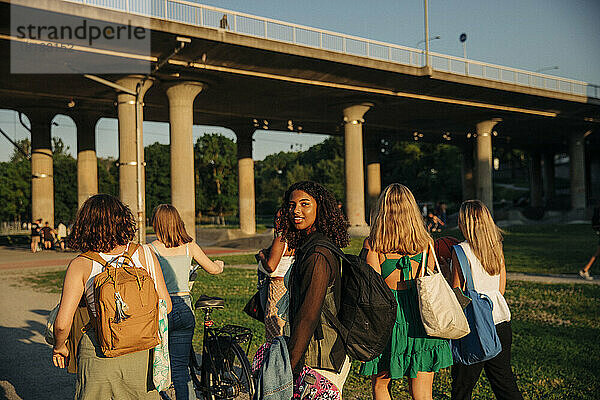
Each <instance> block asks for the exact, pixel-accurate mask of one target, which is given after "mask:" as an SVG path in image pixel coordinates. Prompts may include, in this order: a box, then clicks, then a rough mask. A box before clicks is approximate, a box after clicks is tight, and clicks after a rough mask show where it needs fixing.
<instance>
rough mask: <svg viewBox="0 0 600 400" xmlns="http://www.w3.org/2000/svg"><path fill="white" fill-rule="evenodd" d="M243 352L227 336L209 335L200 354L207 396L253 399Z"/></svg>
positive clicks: (210, 399)
mask: <svg viewBox="0 0 600 400" xmlns="http://www.w3.org/2000/svg"><path fill="white" fill-rule="evenodd" d="M250 371H251V369H250V362H249V361H248V358H247V357H246V353H244V350H242V348H241V347H240V345H239V344H237V343H236V342H235V341H233V340H232V339H231V338H230V337H225V336H220V337H214V338H212V339H210V340H209V341H208V343H207V346H206V348H205V353H204V354H203V356H202V373H201V382H202V386H203V387H204V388H205V390H204V392H205V398H206V399H207V400H225V399H227V400H230V399H234V400H252V396H253V395H254V381H253V380H252V375H251V372H250Z"/></svg>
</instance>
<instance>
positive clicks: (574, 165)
mask: <svg viewBox="0 0 600 400" xmlns="http://www.w3.org/2000/svg"><path fill="white" fill-rule="evenodd" d="M584 140H585V138H584V132H573V133H571V135H569V160H570V162H569V174H570V178H571V179H570V181H571V209H573V210H583V209H585V207H586V193H585V180H586V179H585V142H584Z"/></svg>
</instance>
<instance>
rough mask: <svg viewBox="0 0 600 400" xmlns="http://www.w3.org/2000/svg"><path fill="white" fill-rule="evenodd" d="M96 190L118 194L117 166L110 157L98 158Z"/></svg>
mask: <svg viewBox="0 0 600 400" xmlns="http://www.w3.org/2000/svg"><path fill="white" fill-rule="evenodd" d="M98 192H99V193H106V194H111V195H113V196H119V167H117V163H116V161H115V160H114V159H112V158H98Z"/></svg>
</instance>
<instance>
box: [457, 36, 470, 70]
mask: <svg viewBox="0 0 600 400" xmlns="http://www.w3.org/2000/svg"><path fill="white" fill-rule="evenodd" d="M458 40H460V42H461V43H462V45H463V59H464V60H465V75H469V63H468V62H467V34H466V33H461V34H460V36H459V37H458Z"/></svg>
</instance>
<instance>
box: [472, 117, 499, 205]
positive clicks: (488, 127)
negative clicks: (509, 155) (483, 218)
mask: <svg viewBox="0 0 600 400" xmlns="http://www.w3.org/2000/svg"><path fill="white" fill-rule="evenodd" d="M498 122H500V120H499V119H491V120H487V121H482V122H479V123H478V124H477V125H476V129H477V144H476V147H475V150H476V156H475V159H476V164H475V168H476V169H477V174H476V180H475V187H476V196H477V198H478V199H479V200H481V201H482V202H483V203H484V204H485V205H486V206H487V207H488V208H489V210H490V212H491V213H492V215H493V213H494V203H493V199H494V191H493V186H492V131H493V129H494V126H495V125H496V124H497V123H498Z"/></svg>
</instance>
